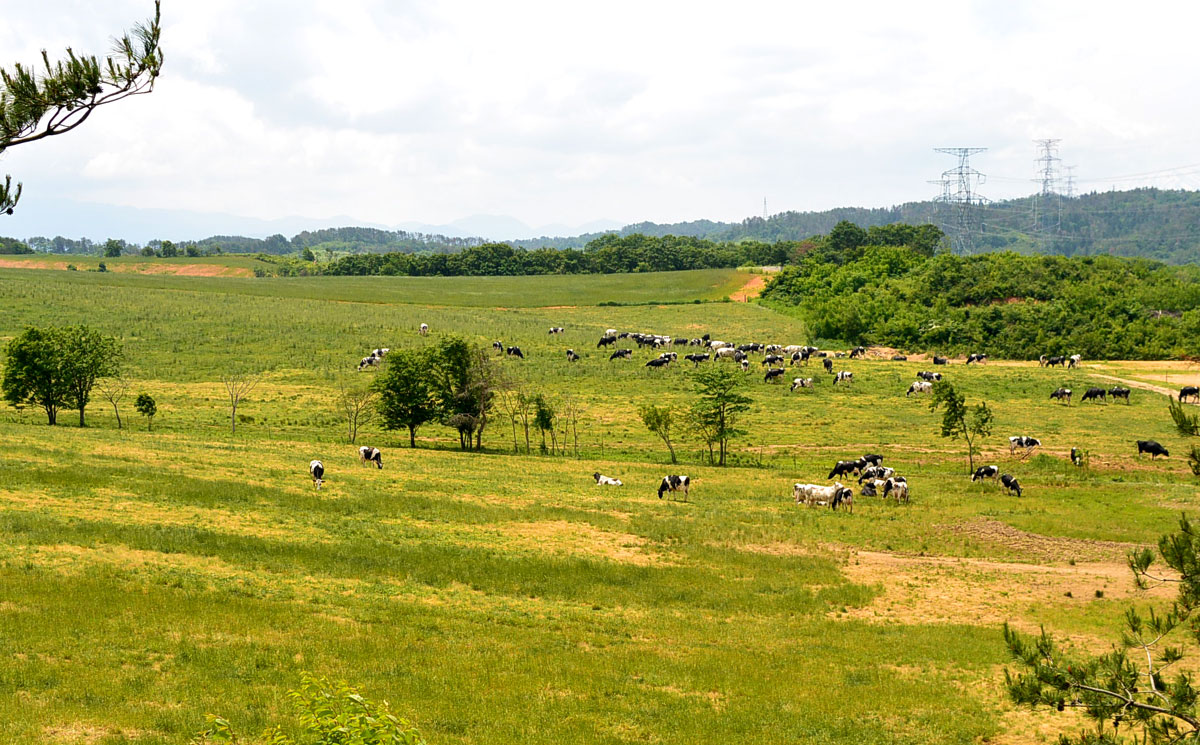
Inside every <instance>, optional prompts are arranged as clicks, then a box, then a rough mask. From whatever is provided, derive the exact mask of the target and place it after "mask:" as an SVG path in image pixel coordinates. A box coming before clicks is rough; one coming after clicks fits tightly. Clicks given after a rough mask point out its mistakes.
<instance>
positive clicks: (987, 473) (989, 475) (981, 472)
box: [971, 466, 1000, 481]
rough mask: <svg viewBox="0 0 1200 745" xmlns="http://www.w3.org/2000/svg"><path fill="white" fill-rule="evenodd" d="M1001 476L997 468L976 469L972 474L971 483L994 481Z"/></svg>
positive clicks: (983, 467) (982, 467) (984, 467)
mask: <svg viewBox="0 0 1200 745" xmlns="http://www.w3.org/2000/svg"><path fill="white" fill-rule="evenodd" d="M999 475H1000V469H999V468H998V467H997V466H980V467H979V468H976V469H975V473H973V474H971V481H983V480H984V479H994V478H996V477H997V476H999Z"/></svg>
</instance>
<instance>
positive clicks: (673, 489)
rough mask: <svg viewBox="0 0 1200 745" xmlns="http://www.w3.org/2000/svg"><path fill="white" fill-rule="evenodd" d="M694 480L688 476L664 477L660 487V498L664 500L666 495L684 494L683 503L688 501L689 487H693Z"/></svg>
mask: <svg viewBox="0 0 1200 745" xmlns="http://www.w3.org/2000/svg"><path fill="white" fill-rule="evenodd" d="M691 483H692V480H691V479H689V478H688V477H687V476H674V475H672V476H663V480H662V482H661V483H660V484H659V485H658V498H659V499H662V498H663V495H664V494H676V493H678V492H683V501H685V502H686V501H687V499H688V487H690V486H691Z"/></svg>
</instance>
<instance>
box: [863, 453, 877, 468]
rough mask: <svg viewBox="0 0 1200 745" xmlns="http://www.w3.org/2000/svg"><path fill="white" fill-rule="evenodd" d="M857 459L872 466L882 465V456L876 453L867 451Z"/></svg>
mask: <svg viewBox="0 0 1200 745" xmlns="http://www.w3.org/2000/svg"><path fill="white" fill-rule="evenodd" d="M859 460H861V461H862V462H863V463H870V464H871V465H873V466H879V465H883V456H882V455H879V454H878V453H867V454H866V455H864V456H863V457H862V458H860V459H859Z"/></svg>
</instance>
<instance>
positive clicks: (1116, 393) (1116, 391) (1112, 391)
mask: <svg viewBox="0 0 1200 745" xmlns="http://www.w3.org/2000/svg"><path fill="white" fill-rule="evenodd" d="M1108 395H1109V396H1112V400H1113V401H1116V400H1117V399H1118V398H1123V399H1125V403H1129V389H1128V388H1122V387H1121V386H1119V385H1115V386H1113V387H1112V388H1109V389H1108Z"/></svg>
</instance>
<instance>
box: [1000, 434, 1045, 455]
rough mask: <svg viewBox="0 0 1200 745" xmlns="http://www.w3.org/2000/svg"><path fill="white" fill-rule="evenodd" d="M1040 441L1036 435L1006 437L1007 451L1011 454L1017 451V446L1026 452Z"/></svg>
mask: <svg viewBox="0 0 1200 745" xmlns="http://www.w3.org/2000/svg"><path fill="white" fill-rule="evenodd" d="M1041 444H1042V441H1041V440H1039V439H1038V438H1036V437H1026V436H1025V435H1013V436H1012V437H1010V438H1008V453H1009V455H1012V454H1013V453H1015V452H1016V451H1017V448H1025V450H1026V452H1028V451H1030V450H1033V449H1034V448H1036V447H1038V446H1040V445H1041Z"/></svg>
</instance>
